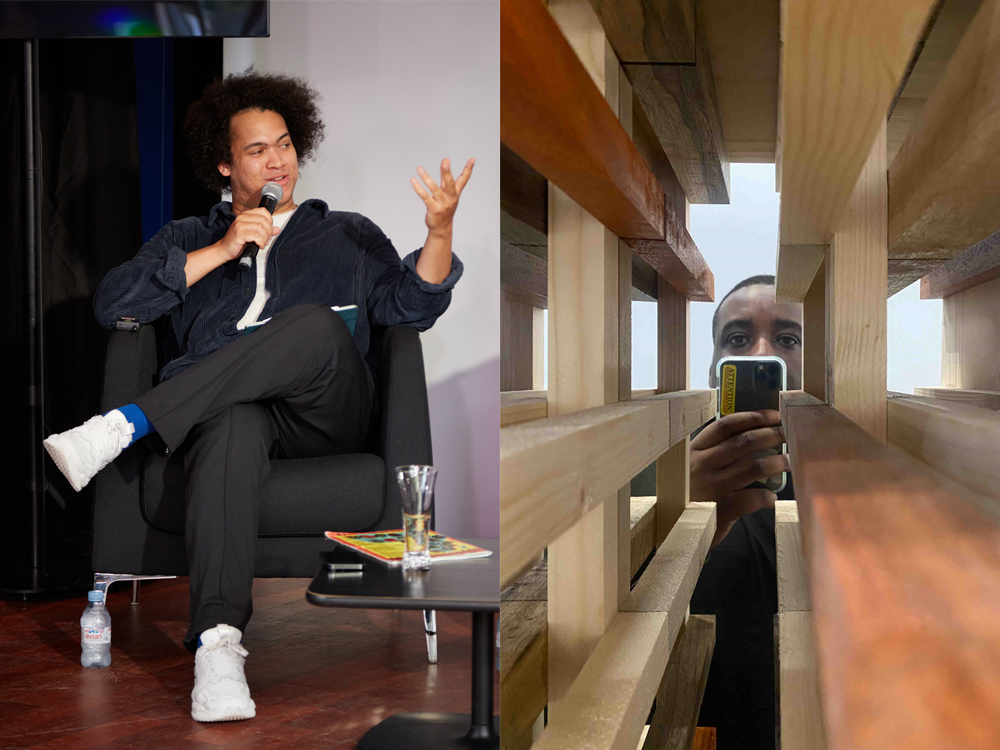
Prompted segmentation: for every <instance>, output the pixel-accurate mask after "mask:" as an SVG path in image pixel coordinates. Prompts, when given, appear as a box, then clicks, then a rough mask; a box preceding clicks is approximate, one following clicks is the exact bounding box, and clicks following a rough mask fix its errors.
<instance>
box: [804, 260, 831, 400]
mask: <svg viewBox="0 0 1000 750" xmlns="http://www.w3.org/2000/svg"><path fill="white" fill-rule="evenodd" d="M802 390H804V391H806V392H808V393H811V394H812V395H813V396H815V397H816V398H818V399H820V400H821V401H826V268H825V267H824V266H822V265H821V266H820V267H819V270H818V271H817V273H816V277H815V278H814V279H813V282H812V286H810V287H809V291H808V292H807V293H806V296H805V299H804V300H803V301H802Z"/></svg>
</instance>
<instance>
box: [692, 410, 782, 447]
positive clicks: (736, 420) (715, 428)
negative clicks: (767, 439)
mask: <svg viewBox="0 0 1000 750" xmlns="http://www.w3.org/2000/svg"><path fill="white" fill-rule="evenodd" d="M780 421H781V414H780V413H779V412H777V411H775V410H774V409H765V410H764V411H741V412H737V413H736V414H727V415H726V416H724V417H722V419H717V420H716V421H714V422H712V423H711V424H710V425H708V427H706V428H705V429H704V430H702V431H701V432H700V433H699V434H698V437H696V438H695V439H694V440H692V441H691V447H692V448H693V449H694V450H705V449H706V448H711V447H712V446H713V445H718V444H719V443H721V442H722V441H723V440H726V439H727V438H731V437H732V436H733V435H736V434H738V433H740V432H746V431H747V430H752V429H754V428H757V427H770V426H771V425H776V424H778V422H780Z"/></svg>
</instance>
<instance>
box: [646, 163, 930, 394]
mask: <svg viewBox="0 0 1000 750" xmlns="http://www.w3.org/2000/svg"><path fill="white" fill-rule="evenodd" d="M691 236H692V237H693V238H694V241H695V243H696V244H697V245H698V248H699V249H700V250H701V253H702V255H703V256H704V257H705V260H706V261H707V262H708V265H709V267H710V268H711V269H712V272H713V273H714V274H715V298H716V300H721V299H722V298H723V297H724V296H725V295H726V293H727V292H728V291H729V290H730V289H732V288H733V287H734V286H735V285H736V284H738V283H739V282H740V281H742V280H743V279H745V278H747V277H749V276H754V275H757V274H773V273H774V270H775V248H776V246H777V241H778V193H776V192H774V165H773V164H733V165H732V167H731V202H730V203H729V204H728V205H719V206H691ZM716 306H717V305H716V303H714V302H692V303H691V387H692V388H707V387H708V368H709V365H710V364H711V362H712V315H713V313H714V312H715V308H716ZM941 308H942V305H941V300H925V301H922V300H920V285H919V283H915V284H913V285H911V286H910V287H909V288H907V289H905V290H904V291H902V292H900V293H899V294H896V295H895V296H893V297H892V298H890V299H889V306H888V322H887V328H888V336H887V338H888V346H889V359H888V389H889V390H893V391H903V392H907V393H912V392H913V388H914V386H936V385H940V384H941ZM632 387H633V388H634V389H639V388H655V387H656V303H654V302H633V303H632Z"/></svg>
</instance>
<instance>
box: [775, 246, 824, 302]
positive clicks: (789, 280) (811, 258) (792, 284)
mask: <svg viewBox="0 0 1000 750" xmlns="http://www.w3.org/2000/svg"><path fill="white" fill-rule="evenodd" d="M826 252H827V246H826V245H779V246H778V261H777V268H778V275H777V278H779V279H781V285H780V289H781V292H780V294H779V292H778V289H779V287H775V293H774V298H775V300H777V301H778V302H802V300H803V299H804V298H805V296H806V293H807V292H808V291H809V289H810V287H812V286H813V280H814V279H815V278H816V272H817V271H819V268H820V266H822V265H823V259H824V258H825V257H826Z"/></svg>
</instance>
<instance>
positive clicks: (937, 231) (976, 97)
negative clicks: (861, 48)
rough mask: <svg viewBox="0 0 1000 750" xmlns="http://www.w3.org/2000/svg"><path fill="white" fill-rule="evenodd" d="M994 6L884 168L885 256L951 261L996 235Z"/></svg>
mask: <svg viewBox="0 0 1000 750" xmlns="http://www.w3.org/2000/svg"><path fill="white" fill-rule="evenodd" d="M998 44H1000V3H998V2H997V1H996V0H985V2H983V3H982V5H981V6H980V8H979V11H978V12H977V13H976V15H975V17H974V18H973V19H972V22H971V23H970V24H969V29H968V32H967V33H966V34H965V35H964V36H962V38H961V42H959V44H958V48H957V49H956V50H955V52H954V54H953V55H952V57H951V60H950V62H949V63H948V66H947V70H946V71H945V74H944V76H943V77H942V79H941V81H940V83H939V84H938V85H937V87H936V88H935V90H934V93H933V94H931V96H930V98H929V99H928V100H927V103H926V105H925V106H924V109H923V112H922V113H921V116H920V120H919V122H917V123H916V125H915V126H914V127H913V129H912V130H911V131H910V133H909V136H908V137H907V139H906V141H905V142H904V143H903V146H902V147H901V148H900V149H899V153H898V154H897V155H896V158H895V160H894V161H893V163H892V166H891V167H890V169H889V196H890V200H889V253H890V256H891V257H899V258H954V257H955V256H956V255H958V254H959V253H961V252H962V251H964V250H965V249H966V248H968V247H969V246H971V245H974V244H975V243H977V242H980V241H981V240H983V239H984V238H985V237H988V236H989V235H991V234H993V233H994V232H996V231H997V230H998V229H1000V218H998V216H1000V197H998V196H1000V171H998V170H997V168H996V167H997V165H998V164H1000V148H998V147H997V145H996V144H997V142H998V140H1000V123H998V122H997V118H996V110H997V107H998V106H1000V87H998V86H997V85H996V80H997V77H998V76H1000V62H998V61H997V57H996V48H997V45H998Z"/></svg>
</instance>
